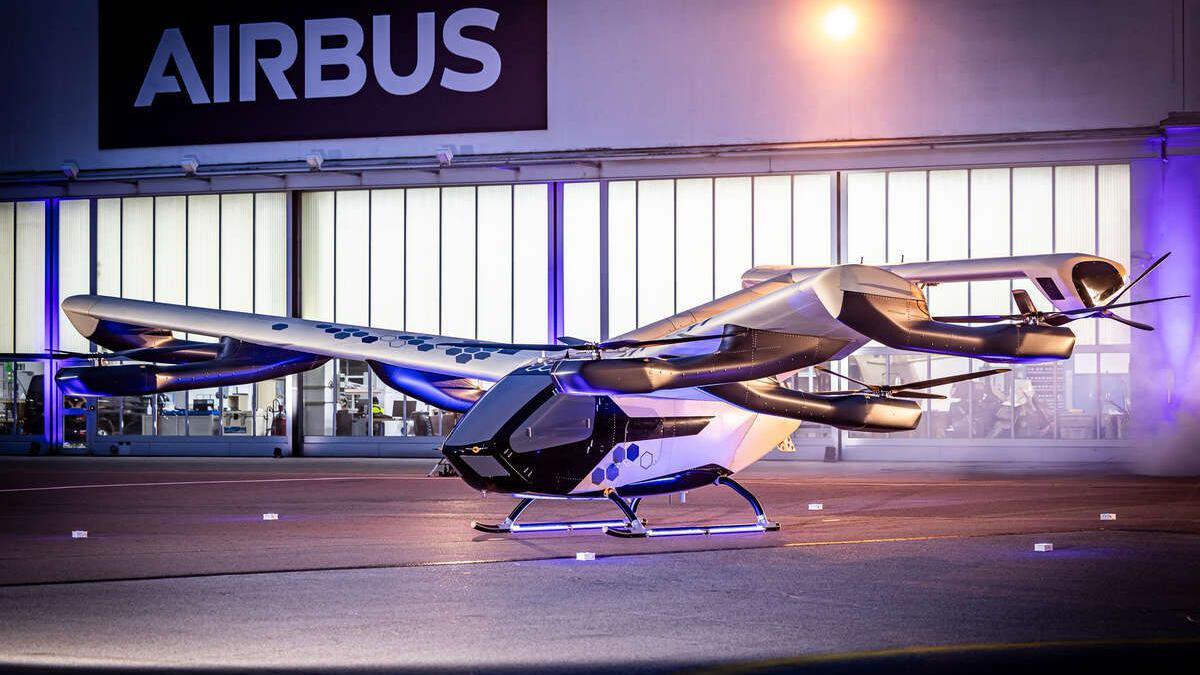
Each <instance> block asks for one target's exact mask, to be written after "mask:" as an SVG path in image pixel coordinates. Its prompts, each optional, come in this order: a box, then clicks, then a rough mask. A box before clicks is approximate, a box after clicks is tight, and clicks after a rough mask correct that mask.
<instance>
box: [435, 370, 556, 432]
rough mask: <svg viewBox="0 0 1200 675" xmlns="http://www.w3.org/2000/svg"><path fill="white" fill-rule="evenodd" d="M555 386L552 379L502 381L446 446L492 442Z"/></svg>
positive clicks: (526, 377) (531, 377) (514, 377)
mask: <svg viewBox="0 0 1200 675" xmlns="http://www.w3.org/2000/svg"><path fill="white" fill-rule="evenodd" d="M553 384H554V381H553V380H552V379H551V378H550V376H549V375H509V376H508V377H506V378H504V379H503V380H500V381H499V382H497V383H496V386H494V387H492V388H491V389H489V390H488V392H487V393H486V394H484V395H483V398H481V399H479V402H478V403H476V404H475V405H474V407H472V408H471V410H470V412H468V413H467V414H466V416H464V417H463V418H462V421H461V422H459V423H458V426H456V427H454V431H453V432H451V433H450V437H449V438H447V439H446V444H447V445H471V444H472V443H482V442H484V441H487V440H490V439H491V438H492V436H494V435H495V434H496V430H497V429H499V428H500V427H501V426H503V425H504V423H505V422H507V421H509V420H510V419H512V416H513V415H515V414H516V413H517V411H518V410H520V409H521V406H523V405H525V404H526V403H529V401H531V400H533V397H534V396H537V395H538V394H539V393H541V392H542V391H544V390H545V389H546V388H547V387H550V386H553Z"/></svg>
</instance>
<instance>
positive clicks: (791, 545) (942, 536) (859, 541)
mask: <svg viewBox="0 0 1200 675" xmlns="http://www.w3.org/2000/svg"><path fill="white" fill-rule="evenodd" d="M968 536H994V535H963V534H933V535H929V536H926V537H887V538H882V539H846V540H843V541H794V542H791V543H788V544H784V545H783V547H784V548H795V547H800V546H851V545H854V544H893V543H896V542H902V541H934V540H937V539H963V538H964V537H968Z"/></svg>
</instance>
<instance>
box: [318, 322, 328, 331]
mask: <svg viewBox="0 0 1200 675" xmlns="http://www.w3.org/2000/svg"><path fill="white" fill-rule="evenodd" d="M317 328H320V329H322V330H324V329H326V328H329V324H327V323H319V324H317Z"/></svg>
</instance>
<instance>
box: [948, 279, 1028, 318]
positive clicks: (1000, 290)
mask: <svg viewBox="0 0 1200 675" xmlns="http://www.w3.org/2000/svg"><path fill="white" fill-rule="evenodd" d="M1009 288H1010V286H1009V281H1008V279H995V280H992V281H972V282H971V313H972V314H1005V313H1007V312H1008V311H1009V308H1010V306H1011V304H1012V294H1011V293H1010V292H1009ZM939 312H940V310H939Z"/></svg>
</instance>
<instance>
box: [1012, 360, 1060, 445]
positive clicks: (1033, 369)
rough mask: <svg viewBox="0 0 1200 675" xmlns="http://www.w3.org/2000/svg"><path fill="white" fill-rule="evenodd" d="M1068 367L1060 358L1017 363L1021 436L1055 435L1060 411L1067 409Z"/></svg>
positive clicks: (1015, 375) (1015, 376) (1015, 377)
mask: <svg viewBox="0 0 1200 675" xmlns="http://www.w3.org/2000/svg"><path fill="white" fill-rule="evenodd" d="M1068 365H1069V364H1068ZM1065 370H1066V369H1065V368H1064V364H1062V363H1060V362H1052V363H1030V364H1019V363H1018V364H1013V404H1014V405H1015V407H1016V414H1017V428H1016V434H1015V435H1016V437H1017V438H1054V437H1055V435H1056V434H1057V426H1056V423H1057V420H1058V413H1059V412H1060V411H1061V410H1064V409H1065V398H1064V397H1065V389H1064V386H1065V385H1064V373H1065Z"/></svg>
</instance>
